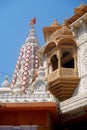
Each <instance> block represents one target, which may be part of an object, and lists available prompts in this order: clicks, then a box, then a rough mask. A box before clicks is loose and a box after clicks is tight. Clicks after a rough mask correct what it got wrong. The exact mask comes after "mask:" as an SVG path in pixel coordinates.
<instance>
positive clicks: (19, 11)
mask: <svg viewBox="0 0 87 130" xmlns="http://www.w3.org/2000/svg"><path fill="white" fill-rule="evenodd" d="M82 2H84V3H86V4H87V0H83V1H82V0H0V86H1V83H2V82H3V81H4V80H5V75H6V74H8V76H9V81H10V82H11V79H12V75H13V73H14V69H15V66H16V62H17V58H18V55H19V51H20V48H21V46H22V45H23V44H24V41H25V39H26V37H27V35H28V33H29V30H30V26H29V21H30V20H31V19H32V18H33V17H36V25H35V30H36V34H37V38H38V41H39V44H40V46H42V45H43V44H45V41H44V37H43V32H42V27H46V26H49V25H50V24H51V23H52V22H53V21H54V19H55V18H56V19H57V20H58V22H59V23H60V24H62V22H63V20H64V19H65V18H70V17H71V16H72V15H73V13H74V8H76V7H78V6H79V5H80V4H81V3H82Z"/></svg>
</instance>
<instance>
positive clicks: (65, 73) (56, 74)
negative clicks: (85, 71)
mask: <svg viewBox="0 0 87 130" xmlns="http://www.w3.org/2000/svg"><path fill="white" fill-rule="evenodd" d="M75 71H76V69H74V68H60V69H57V70H55V71H53V72H51V74H49V75H48V77H47V79H48V82H50V81H54V80H56V79H57V78H61V77H70V78H71V77H77V75H76V73H75Z"/></svg>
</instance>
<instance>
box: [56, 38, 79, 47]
mask: <svg viewBox="0 0 87 130" xmlns="http://www.w3.org/2000/svg"><path fill="white" fill-rule="evenodd" d="M61 45H72V46H75V47H77V43H76V41H75V40H74V39H72V38H62V39H61V40H60V41H59V42H58V46H61Z"/></svg>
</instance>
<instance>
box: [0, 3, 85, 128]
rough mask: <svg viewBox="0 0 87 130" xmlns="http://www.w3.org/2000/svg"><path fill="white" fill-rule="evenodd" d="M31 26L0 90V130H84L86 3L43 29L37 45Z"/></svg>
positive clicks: (33, 22)
mask: <svg viewBox="0 0 87 130" xmlns="http://www.w3.org/2000/svg"><path fill="white" fill-rule="evenodd" d="M34 24H35V19H32V21H31V29H30V32H29V35H28V37H27V38H26V40H25V43H24V44H23V46H22V47H21V49H20V53H19V57H18V60H17V64H16V68H15V71H14V74H13V78H12V82H11V83H9V81H8V76H6V80H5V81H4V82H3V83H2V88H0V117H1V118H0V130H54V129H55V130H58V129H59V130H77V129H79V130H82V129H87V5H85V4H81V5H80V6H79V7H78V8H75V9H74V15H73V16H71V18H69V19H65V20H64V22H63V24H61V25H60V24H59V23H58V22H57V20H56V19H55V20H54V21H53V23H52V24H51V25H50V26H48V27H43V34H44V39H45V42H46V44H45V45H44V46H43V47H40V46H39V43H38V40H37V37H36V32H35V28H34Z"/></svg>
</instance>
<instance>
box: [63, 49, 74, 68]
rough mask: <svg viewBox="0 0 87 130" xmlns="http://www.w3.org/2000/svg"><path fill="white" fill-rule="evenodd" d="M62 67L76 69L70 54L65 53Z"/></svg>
mask: <svg viewBox="0 0 87 130" xmlns="http://www.w3.org/2000/svg"><path fill="white" fill-rule="evenodd" d="M61 66H62V67H65V68H74V58H73V57H72V54H71V53H70V52H67V51H66V52H63V54H62V57H61Z"/></svg>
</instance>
